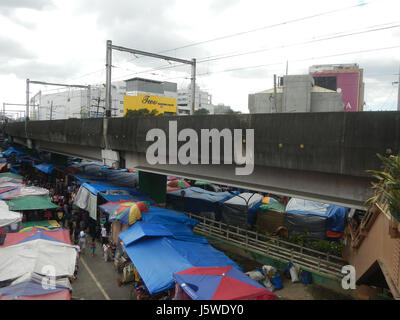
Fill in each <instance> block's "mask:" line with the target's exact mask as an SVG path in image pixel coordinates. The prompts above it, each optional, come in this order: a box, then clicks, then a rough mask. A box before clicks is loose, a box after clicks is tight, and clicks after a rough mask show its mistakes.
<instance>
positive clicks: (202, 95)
mask: <svg viewBox="0 0 400 320" xmlns="http://www.w3.org/2000/svg"><path fill="white" fill-rule="evenodd" d="M195 97H196V98H195V103H194V110H199V109H206V110H208V112H209V113H210V114H214V106H213V104H212V96H211V95H210V94H209V93H208V92H206V91H203V90H200V87H199V86H198V85H196V92H195ZM191 98H192V90H191V85H190V84H189V86H188V87H187V88H185V89H179V90H178V115H189V114H190V111H191V110H192V106H191V101H192V100H191Z"/></svg>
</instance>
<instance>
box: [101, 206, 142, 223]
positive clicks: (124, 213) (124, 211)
mask: <svg viewBox="0 0 400 320" xmlns="http://www.w3.org/2000/svg"><path fill="white" fill-rule="evenodd" d="M140 219H142V215H141V213H140V209H139V207H138V206H137V205H136V203H135V202H123V203H121V204H120V205H119V207H118V209H117V210H116V211H114V212H113V213H112V214H111V215H110V218H109V219H108V221H110V222H113V221H116V220H119V221H121V223H123V224H127V225H129V226H130V225H132V224H134V223H135V222H136V221H137V220H140Z"/></svg>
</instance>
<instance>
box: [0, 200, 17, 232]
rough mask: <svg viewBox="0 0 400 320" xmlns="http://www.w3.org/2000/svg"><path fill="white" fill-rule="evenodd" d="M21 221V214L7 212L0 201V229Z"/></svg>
mask: <svg viewBox="0 0 400 320" xmlns="http://www.w3.org/2000/svg"><path fill="white" fill-rule="evenodd" d="M21 220H22V214H21V213H19V212H13V211H9V210H8V206H7V204H6V203H5V202H4V201H0V227H4V226H8V225H11V224H13V223H19V222H21Z"/></svg>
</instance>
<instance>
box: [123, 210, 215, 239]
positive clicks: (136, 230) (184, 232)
mask: <svg viewBox="0 0 400 320" xmlns="http://www.w3.org/2000/svg"><path fill="white" fill-rule="evenodd" d="M145 214H147V213H143V215H145ZM155 237H171V238H174V239H176V240H182V241H188V242H199V243H208V242H207V240H206V239H205V238H204V237H201V236H198V235H195V234H194V233H193V232H192V230H191V228H190V227H188V226H186V225H183V224H180V223H176V224H165V225H163V224H158V223H147V222H143V221H138V222H136V223H135V224H133V225H132V226H131V227H130V228H129V229H128V230H126V231H124V232H122V233H121V234H120V235H119V238H120V239H121V241H122V242H123V243H124V244H125V245H126V246H129V245H130V244H132V243H134V242H137V241H139V240H142V239H144V238H155Z"/></svg>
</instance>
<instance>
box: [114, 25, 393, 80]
mask: <svg viewBox="0 0 400 320" xmlns="http://www.w3.org/2000/svg"><path fill="white" fill-rule="evenodd" d="M394 23H398V24H395V25H393V24H394ZM388 25H389V26H388ZM378 26H379V27H378ZM398 27H400V21H396V22H391V23H386V24H383V25H374V26H370V27H366V28H365V30H364V29H363V30H361V31H356V32H354V31H349V32H340V33H335V34H333V35H332V34H330V35H324V36H321V37H320V38H318V39H309V40H306V41H302V42H297V43H292V44H288V45H281V46H276V47H271V48H265V49H258V50H253V51H247V52H242V53H237V54H231V55H224V56H220V57H218V56H214V57H213V56H211V57H205V58H200V59H198V60H197V64H200V63H205V62H210V61H217V60H223V59H228V58H233V57H238V56H244V55H249V54H255V53H261V52H266V51H270V50H276V49H283V48H287V47H293V46H299V45H304V44H311V43H317V42H321V41H328V40H333V39H338V38H343V37H349V36H354V35H359V34H366V33H370V32H376V31H382V30H387V29H392V28H398ZM180 66H182V65H181V64H179V65H178V64H174V65H168V66H160V67H157V68H153V69H147V70H144V71H138V72H134V73H131V74H128V75H124V76H120V77H118V78H116V79H114V80H119V79H123V78H126V77H128V76H132V75H137V74H144V73H150V72H153V71H160V70H165V69H172V68H176V67H180ZM124 69H125V70H128V71H129V69H126V68H124ZM132 71H133V70H132Z"/></svg>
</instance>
